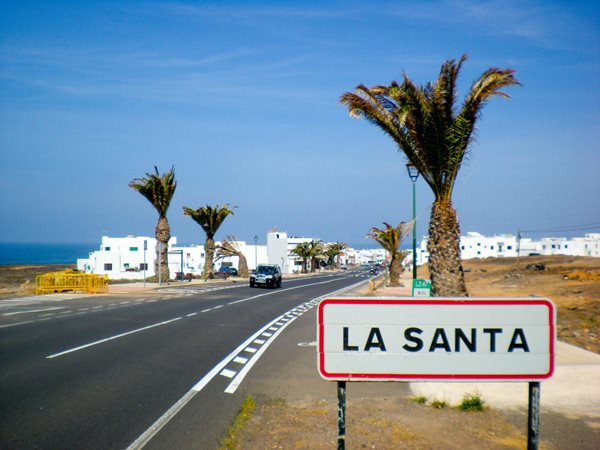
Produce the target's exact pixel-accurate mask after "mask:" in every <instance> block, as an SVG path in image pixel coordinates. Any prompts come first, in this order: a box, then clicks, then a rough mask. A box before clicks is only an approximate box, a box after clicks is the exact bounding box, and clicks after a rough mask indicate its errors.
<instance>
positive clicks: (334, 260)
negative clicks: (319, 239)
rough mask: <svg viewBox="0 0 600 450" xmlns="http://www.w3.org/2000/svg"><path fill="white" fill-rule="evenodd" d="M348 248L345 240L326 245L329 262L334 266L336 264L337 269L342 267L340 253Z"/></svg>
mask: <svg viewBox="0 0 600 450" xmlns="http://www.w3.org/2000/svg"><path fill="white" fill-rule="evenodd" d="M346 248H348V244H346V243H344V242H332V243H330V244H327V245H326V246H325V251H324V253H325V255H327V258H328V261H327V263H328V264H329V266H331V267H332V268H333V267H334V266H335V268H336V269H339V268H340V254H341V253H342V252H343V251H344V250H345V249H346Z"/></svg>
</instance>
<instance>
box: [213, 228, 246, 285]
mask: <svg viewBox="0 0 600 450" xmlns="http://www.w3.org/2000/svg"><path fill="white" fill-rule="evenodd" d="M226 256H237V257H238V258H239V263H238V275H239V276H240V277H247V276H248V275H249V274H248V261H246V257H245V256H244V254H243V253H242V250H241V249H240V246H239V244H238V243H237V240H236V239H235V236H232V235H230V236H227V239H226V240H224V241H222V242H221V244H220V245H217V258H220V257H226Z"/></svg>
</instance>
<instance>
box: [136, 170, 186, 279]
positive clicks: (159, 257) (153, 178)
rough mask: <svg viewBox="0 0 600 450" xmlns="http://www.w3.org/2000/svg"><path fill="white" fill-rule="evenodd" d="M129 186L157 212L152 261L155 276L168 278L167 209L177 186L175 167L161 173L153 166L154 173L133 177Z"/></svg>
mask: <svg viewBox="0 0 600 450" xmlns="http://www.w3.org/2000/svg"><path fill="white" fill-rule="evenodd" d="M129 187H130V188H132V189H134V190H136V191H138V192H139V193H140V194H142V195H143V196H144V197H145V198H146V199H147V200H148V201H149V202H150V203H152V206H154V208H155V209H156V211H157V212H158V223H157V224H156V228H155V230H154V236H155V237H156V241H157V242H158V244H159V245H157V246H156V260H155V261H154V273H155V277H158V276H159V274H160V279H159V280H158V281H159V282H161V281H162V280H169V279H170V277H169V262H168V256H169V255H168V251H169V248H168V245H169V239H171V227H170V226H169V221H168V220H167V210H168V209H169V205H170V204H171V199H172V198H173V194H175V189H176V188H177V182H176V181H175V167H174V166H172V167H171V170H169V171H168V172H166V173H163V174H162V175H160V174H159V172H158V168H157V167H156V166H154V173H146V176H145V177H144V178H135V179H133V180H132V181H131V182H130V183H129Z"/></svg>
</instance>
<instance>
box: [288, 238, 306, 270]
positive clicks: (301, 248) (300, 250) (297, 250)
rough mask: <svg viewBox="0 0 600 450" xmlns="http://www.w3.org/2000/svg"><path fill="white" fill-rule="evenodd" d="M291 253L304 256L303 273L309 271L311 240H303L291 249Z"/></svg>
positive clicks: (300, 256)
mask: <svg viewBox="0 0 600 450" xmlns="http://www.w3.org/2000/svg"><path fill="white" fill-rule="evenodd" d="M290 253H292V254H294V255H296V256H298V257H299V258H302V273H308V258H310V255H311V248H310V243H309V242H301V243H300V244H298V245H296V246H295V247H294V248H293V249H291V250H290Z"/></svg>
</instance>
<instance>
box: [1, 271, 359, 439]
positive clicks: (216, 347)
mask: <svg viewBox="0 0 600 450" xmlns="http://www.w3.org/2000/svg"><path fill="white" fill-rule="evenodd" d="M361 281H365V278H360V277H357V276H356V274H355V273H345V274H336V275H325V276H317V277H311V278H306V279H297V280H284V285H283V287H282V288H281V289H273V290H271V289H252V288H249V287H248V286H246V285H245V284H244V285H234V286H232V285H225V286H221V287H216V288H214V289H213V288H210V289H208V288H205V287H198V286H197V285H196V286H189V287H184V286H181V287H177V288H169V289H166V290H163V291H160V292H154V293H152V294H148V293H146V294H144V295H140V296H134V297H132V296H124V297H118V296H94V297H85V298H81V297H79V298H72V299H66V298H65V296H54V297H53V300H48V301H44V302H43V304H40V303H39V300H38V299H31V300H29V299H27V298H25V299H19V300H14V301H7V300H2V301H0V367H1V371H0V405H1V406H0V448H3V449H28V448H44V449H50V448H51V449H62V448H65V449H66V448H69V449H73V448H86V449H87V448H89V449H95V448H98V449H107V448H119V449H123V448H128V447H130V448H142V447H144V446H145V448H157V449H165V448H192V447H193V448H206V449H213V448H215V447H216V446H217V444H218V442H219V440H220V439H221V437H222V436H223V435H224V433H225V431H226V430H227V428H228V426H229V424H230V423H231V421H232V420H233V418H234V417H235V415H236V414H237V411H238V408H239V406H240V404H241V402H242V401H243V395H244V394H243V389H238V388H239V387H240V386H242V385H243V384H244V383H245V382H247V381H248V380H249V379H250V378H251V377H252V367H253V365H254V364H255V363H256V361H257V360H258V359H259V358H260V357H261V355H262V354H264V352H266V351H268V347H269V346H270V344H271V343H272V342H274V340H275V339H277V337H278V336H280V335H281V334H283V333H285V329H286V327H287V326H288V325H289V324H291V323H293V322H294V321H295V320H296V319H297V318H298V317H301V316H302V315H303V314H304V313H306V312H307V311H310V310H311V309H312V308H314V307H315V306H316V305H317V303H318V300H319V298H320V297H322V296H327V295H332V293H334V292H336V291H338V290H340V289H343V288H345V287H348V286H350V285H353V284H356V283H358V282H361Z"/></svg>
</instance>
